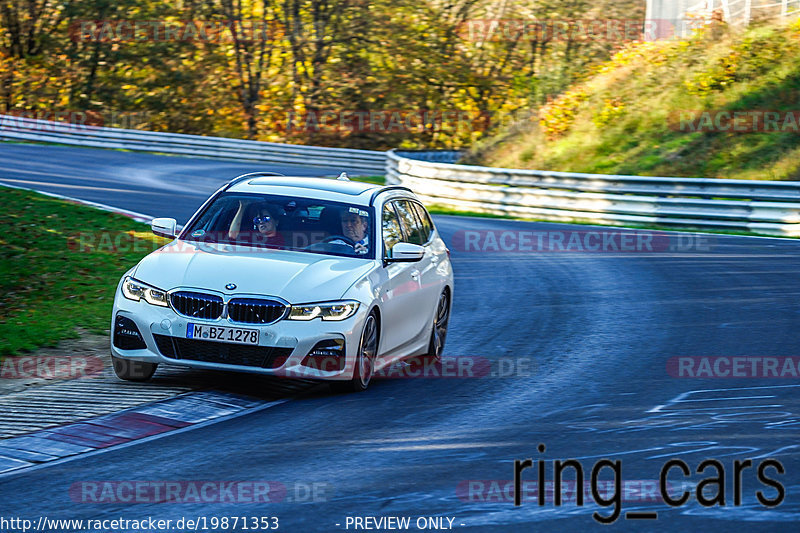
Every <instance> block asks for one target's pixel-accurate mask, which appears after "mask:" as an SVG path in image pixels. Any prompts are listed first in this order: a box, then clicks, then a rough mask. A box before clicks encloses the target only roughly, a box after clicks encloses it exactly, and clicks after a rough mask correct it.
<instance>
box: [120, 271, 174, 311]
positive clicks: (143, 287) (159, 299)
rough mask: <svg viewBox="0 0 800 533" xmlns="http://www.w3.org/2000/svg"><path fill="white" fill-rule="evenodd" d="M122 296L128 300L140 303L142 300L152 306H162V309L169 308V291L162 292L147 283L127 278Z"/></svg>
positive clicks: (123, 283)
mask: <svg viewBox="0 0 800 533" xmlns="http://www.w3.org/2000/svg"><path fill="white" fill-rule="evenodd" d="M122 295H123V296H125V298H127V299H128V300H133V301H135V302H138V301H139V300H141V299H142V298H144V301H145V302H147V303H149V304H152V305H160V306H161V307H168V306H169V304H168V303H167V291H162V290H161V289H157V288H155V287H152V286H150V285H148V284H146V283H142V282H141V281H139V280H137V279H134V278H132V277H130V276H127V277H126V278H125V280H124V281H123V282H122Z"/></svg>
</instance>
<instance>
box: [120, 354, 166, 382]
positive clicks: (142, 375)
mask: <svg viewBox="0 0 800 533" xmlns="http://www.w3.org/2000/svg"><path fill="white" fill-rule="evenodd" d="M111 364H112V366H113V367H114V373H115V374H116V375H117V377H118V378H119V379H124V380H125V381H147V380H148V379H150V378H151V377H153V374H154V373H155V371H156V368H158V363H145V362H144V361H131V360H130V359H122V358H121V357H116V356H113V355H112V356H111Z"/></svg>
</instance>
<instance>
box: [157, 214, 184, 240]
mask: <svg viewBox="0 0 800 533" xmlns="http://www.w3.org/2000/svg"><path fill="white" fill-rule="evenodd" d="M177 225H178V222H177V221H176V220H175V219H174V218H154V219H153V220H152V222H150V227H151V228H152V230H153V233H155V234H156V235H158V236H160V237H167V238H168V239H174V238H175V234H176V231H175V230H176V228H177Z"/></svg>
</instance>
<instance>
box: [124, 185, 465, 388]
mask: <svg viewBox="0 0 800 533" xmlns="http://www.w3.org/2000/svg"><path fill="white" fill-rule="evenodd" d="M152 229H153V232H154V233H156V234H157V235H161V236H164V237H169V238H173V239H174V240H173V241H172V242H170V243H169V244H167V245H165V246H163V247H162V248H160V249H158V250H156V251H155V252H153V253H151V254H150V255H148V256H146V257H145V258H144V259H142V260H141V261H140V262H139V264H137V265H136V266H135V267H133V268H132V269H130V270H129V271H128V272H126V273H125V275H124V276H123V277H122V279H121V280H120V282H119V286H118V287H117V292H116V296H115V299H114V309H113V313H112V324H111V331H112V337H111V354H112V361H113V365H114V371H115V372H116V374H117V376H119V377H120V378H121V379H125V380H133V381H143V380H147V379H150V377H151V376H152V375H153V373H154V372H155V371H156V368H157V366H158V364H159V363H168V364H174V365H185V366H190V367H196V368H206V369H219V370H235V371H244V372H255V373H260V374H269V375H280V376H286V377H296V378H304V379H320V380H329V381H330V382H331V385H332V386H333V387H334V389H337V390H346V391H361V390H364V389H366V388H367V386H368V385H369V382H370V378H371V376H372V375H373V373H375V372H377V371H380V370H381V369H383V368H385V367H386V366H388V365H392V364H394V363H397V362H399V361H401V360H403V359H406V358H409V357H413V356H421V357H422V358H424V360H438V359H439V358H440V357H441V353H442V350H443V348H444V343H445V337H446V335H447V326H448V321H449V317H450V308H451V303H452V299H453V269H452V266H451V264H450V254H449V250H448V249H447V247H446V246H445V243H444V242H443V241H442V239H441V238H440V236H439V234H438V232H437V230H436V227H435V226H434V224H433V221H432V220H431V217H430V215H429V214H428V212H427V211H426V209H425V207H423V205H422V203H421V202H420V201H419V199H418V198H417V197H416V196H415V195H414V193H412V192H411V191H410V190H409V189H407V188H404V187H398V186H377V185H372V184H368V183H360V182H354V181H349V180H347V178H346V177H345V176H344V175H342V176H340V178H339V179H326V178H304V177H285V176H281V175H278V174H273V173H268V172H257V173H252V174H245V175H243V176H239V177H237V178H235V179H233V180H231V181H230V182H229V183H227V184H225V185H224V186H223V187H221V188H220V189H219V190H217V191H216V192H215V193H214V194H213V195H212V196H211V197H210V198H209V199H208V200H207V201H206V202H205V203H204V204H203V205H202V206H201V207H200V209H199V210H198V211H197V212H196V213H195V214H194V215H193V216H192V217H191V219H190V220H189V222H188V223H187V224H186V226H184V227H183V229H182V230H180V231H177V223H176V221H175V219H171V218H157V219H154V220H153V221H152Z"/></svg>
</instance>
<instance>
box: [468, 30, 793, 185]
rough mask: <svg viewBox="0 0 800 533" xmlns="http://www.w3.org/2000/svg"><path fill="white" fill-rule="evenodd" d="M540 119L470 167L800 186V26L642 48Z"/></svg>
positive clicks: (713, 34) (485, 146)
mask: <svg viewBox="0 0 800 533" xmlns="http://www.w3.org/2000/svg"><path fill="white" fill-rule="evenodd" d="M534 117H535V118H534V119H532V120H529V121H526V122H522V123H521V124H520V123H518V124H517V125H516V126H515V127H509V128H506V130H505V131H503V132H502V133H501V134H500V135H498V136H496V137H494V138H492V139H489V140H487V141H486V142H484V143H482V144H481V145H478V146H476V147H475V149H474V150H473V152H472V153H470V154H469V155H468V156H467V159H468V162H469V163H472V164H482V165H490V166H499V167H510V168H534V169H548V170H562V171H574V172H596V173H606V174H640V175H651V176H658V175H661V176H696V177H720V178H722V177H724V178H742V179H775V180H798V179H800V124H798V121H800V21H796V22H793V23H787V22H783V23H775V22H769V23H767V22H762V23H761V24H758V25H753V26H751V27H750V28H748V29H747V30H745V31H742V30H739V31H734V30H732V29H730V28H728V27H726V26H725V25H718V26H715V27H708V28H705V29H703V30H699V31H698V32H697V33H696V34H695V35H693V36H692V37H691V38H689V39H686V40H680V41H678V40H675V41H662V42H656V43H634V44H631V45H630V46H628V47H626V48H625V49H623V50H621V51H620V52H618V53H617V54H616V55H615V56H614V57H613V59H612V60H611V61H609V62H608V63H606V64H605V65H603V66H602V67H600V68H598V69H596V70H595V71H594V72H593V73H592V74H590V75H589V76H587V78H586V79H585V80H584V81H583V82H581V83H578V84H576V85H574V86H572V87H571V88H570V90H569V91H567V92H566V93H564V94H562V95H561V96H560V97H559V98H557V99H556V100H553V101H551V102H550V103H549V104H548V105H546V106H544V107H542V108H541V109H539V110H538V118H536V117H537V115H536V114H534ZM754 130H755V131H754Z"/></svg>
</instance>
